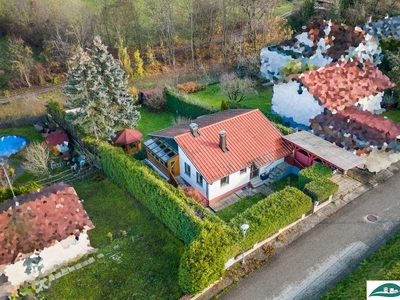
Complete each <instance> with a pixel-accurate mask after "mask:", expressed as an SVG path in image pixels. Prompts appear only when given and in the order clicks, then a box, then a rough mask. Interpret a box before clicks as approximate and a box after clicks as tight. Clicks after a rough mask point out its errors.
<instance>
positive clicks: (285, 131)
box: [273, 123, 294, 135]
mask: <svg viewBox="0 0 400 300" xmlns="http://www.w3.org/2000/svg"><path fill="white" fill-rule="evenodd" d="M273 125H274V126H275V128H276V129H278V130H279V131H280V132H281V133H282V134H283V135H288V134H292V133H294V130H293V129H291V128H289V127H286V126H284V125H282V124H278V123H273Z"/></svg>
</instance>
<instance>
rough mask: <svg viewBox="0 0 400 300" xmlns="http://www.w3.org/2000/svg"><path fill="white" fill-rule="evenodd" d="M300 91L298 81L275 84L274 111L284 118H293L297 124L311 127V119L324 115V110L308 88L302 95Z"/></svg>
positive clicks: (304, 89) (304, 88)
mask: <svg viewBox="0 0 400 300" xmlns="http://www.w3.org/2000/svg"><path fill="white" fill-rule="evenodd" d="M298 89H299V83H298V82H296V81H290V82H288V83H280V84H275V85H274V93H273V97H272V109H273V111H274V112H275V113H277V114H279V115H280V116H282V117H287V118H293V120H294V121H295V122H296V123H298V124H302V125H305V126H309V125H310V119H311V118H314V117H315V116H317V115H319V114H321V113H323V111H324V108H323V107H322V106H321V105H320V104H319V102H318V101H317V100H316V99H315V98H314V96H313V95H311V94H310V93H309V92H308V90H307V88H306V87H303V88H302V89H303V93H302V94H300V95H299V93H298V92H297V90H298Z"/></svg>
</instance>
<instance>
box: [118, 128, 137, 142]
mask: <svg viewBox="0 0 400 300" xmlns="http://www.w3.org/2000/svg"><path fill="white" fill-rule="evenodd" d="M142 137H143V134H142V133H141V132H140V131H139V130H135V129H124V130H121V131H120V132H118V133H117V135H116V136H115V139H114V143H115V144H118V145H128V144H130V143H134V142H137V141H139V140H140V139H141V138H142Z"/></svg>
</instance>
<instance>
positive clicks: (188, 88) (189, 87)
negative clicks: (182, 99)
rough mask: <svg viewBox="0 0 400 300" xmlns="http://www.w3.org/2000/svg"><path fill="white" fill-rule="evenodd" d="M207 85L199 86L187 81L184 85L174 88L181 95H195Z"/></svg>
mask: <svg viewBox="0 0 400 300" xmlns="http://www.w3.org/2000/svg"><path fill="white" fill-rule="evenodd" d="M207 85H208V84H207V83H205V84H200V83H197V82H194V81H189V82H186V83H182V84H178V85H177V86H176V87H177V88H178V90H180V91H181V92H182V93H186V94H190V93H195V92H198V91H201V90H204V89H205V88H206V87H207Z"/></svg>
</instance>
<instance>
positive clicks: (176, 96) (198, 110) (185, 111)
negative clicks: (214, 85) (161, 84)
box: [164, 87, 217, 119]
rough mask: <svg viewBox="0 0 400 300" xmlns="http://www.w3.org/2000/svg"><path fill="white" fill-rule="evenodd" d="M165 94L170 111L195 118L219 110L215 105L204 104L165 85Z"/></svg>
mask: <svg viewBox="0 0 400 300" xmlns="http://www.w3.org/2000/svg"><path fill="white" fill-rule="evenodd" d="M164 94H165V97H166V99H167V107H168V109H169V110H170V111H172V112H174V113H176V112H178V114H180V115H182V116H184V117H187V118H191V119H195V118H197V117H199V116H202V115H207V114H211V113H214V112H216V111H217V109H215V108H214V107H212V106H210V105H207V104H204V103H203V102H202V101H200V100H199V99H193V98H189V97H188V96H187V95H186V94H183V93H182V92H180V91H179V90H174V89H172V88H170V87H165V89H164Z"/></svg>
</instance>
